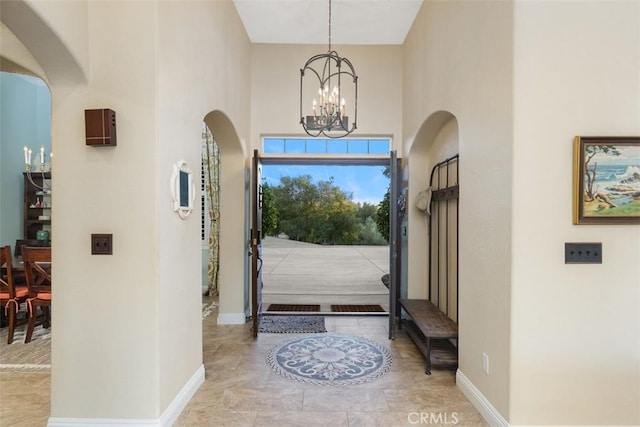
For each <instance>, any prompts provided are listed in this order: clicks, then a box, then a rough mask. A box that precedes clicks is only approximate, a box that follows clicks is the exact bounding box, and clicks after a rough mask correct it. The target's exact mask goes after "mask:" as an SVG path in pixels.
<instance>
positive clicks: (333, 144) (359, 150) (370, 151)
mask: <svg viewBox="0 0 640 427" xmlns="http://www.w3.org/2000/svg"><path fill="white" fill-rule="evenodd" d="M390 150H391V139H389V138H372V139H363V138H341V139H321V138H274V137H264V138H262V152H263V153H264V154H331V155H341V154H344V155H360V156H373V155H375V156H379V155H388V154H389V151H390Z"/></svg>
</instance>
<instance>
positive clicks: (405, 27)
mask: <svg viewBox="0 0 640 427" xmlns="http://www.w3.org/2000/svg"><path fill="white" fill-rule="evenodd" d="M422 1H423V0H332V2H331V43H332V44H355V45H360V44H363V45H367V44H402V43H403V42H404V39H405V37H406V35H407V33H408V31H409V29H410V28H411V24H412V23H413V20H414V19H415V17H416V15H417V13H418V10H420V6H421V5H422ZM234 3H235V6H236V9H237V10H238V14H239V15H240V19H242V22H243V24H244V27H245V29H246V30H247V33H248V34H249V38H250V39H251V42H253V43H278V44H280V43H283V44H327V43H328V38H329V1H328V0H234Z"/></svg>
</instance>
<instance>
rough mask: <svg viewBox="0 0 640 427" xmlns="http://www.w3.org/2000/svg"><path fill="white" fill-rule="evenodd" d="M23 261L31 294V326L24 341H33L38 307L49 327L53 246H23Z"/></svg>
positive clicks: (29, 308) (28, 299)
mask: <svg viewBox="0 0 640 427" xmlns="http://www.w3.org/2000/svg"><path fill="white" fill-rule="evenodd" d="M22 261H23V263H24V273H25V277H26V279H27V288H28V289H29V296H28V297H27V312H28V314H29V326H28V327H27V335H26V336H25V338H24V342H25V343H28V342H30V341H31V337H32V336H33V330H34V328H35V326H36V318H37V309H38V307H40V308H41V310H42V313H43V321H42V325H43V327H45V328H48V327H49V317H50V316H49V314H50V307H51V248H50V247H35V246H23V247H22Z"/></svg>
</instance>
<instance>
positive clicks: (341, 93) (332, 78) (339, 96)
mask: <svg viewBox="0 0 640 427" xmlns="http://www.w3.org/2000/svg"><path fill="white" fill-rule="evenodd" d="M306 75H309V76H310V79H307V80H306V81H305V79H304V78H305V76H306ZM342 83H345V84H344V85H343V84H342ZM350 83H352V84H350ZM305 95H307V96H305ZM310 100H312V102H309V101H310ZM347 100H348V101H349V102H348V103H347ZM303 105H304V106H308V107H311V115H306V116H305V115H304V114H303ZM347 106H349V107H347ZM351 106H353V107H351ZM308 107H307V108H308ZM348 108H349V109H348ZM351 108H352V109H351ZM348 111H352V112H353V116H352V118H353V122H352V124H351V127H349V115H348V114H347V112H348ZM357 117H358V76H356V72H355V70H354V68H353V65H352V64H351V61H349V60H348V59H347V58H343V57H340V55H338V52H336V51H334V50H332V49H331V0H329V49H328V50H327V53H321V54H318V55H315V56H312V57H311V58H310V59H309V60H308V61H307V63H306V64H305V65H304V68H301V69H300V124H301V125H302V127H303V129H304V131H305V132H306V133H307V134H308V135H310V136H313V137H317V136H320V135H324V136H326V137H328V138H343V137H345V136H347V135H349V134H350V133H351V132H353V131H354V130H356V119H357Z"/></svg>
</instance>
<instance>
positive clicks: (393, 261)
mask: <svg viewBox="0 0 640 427" xmlns="http://www.w3.org/2000/svg"><path fill="white" fill-rule="evenodd" d="M400 164H401V160H400V159H398V155H397V153H396V151H391V155H390V158H389V177H390V178H391V182H390V183H389V189H390V193H389V339H395V337H396V335H395V332H396V322H397V321H398V319H399V317H400V304H399V302H398V300H399V299H400V244H401V242H400V215H401V214H402V213H401V210H403V209H404V206H400V204H401V200H400Z"/></svg>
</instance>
